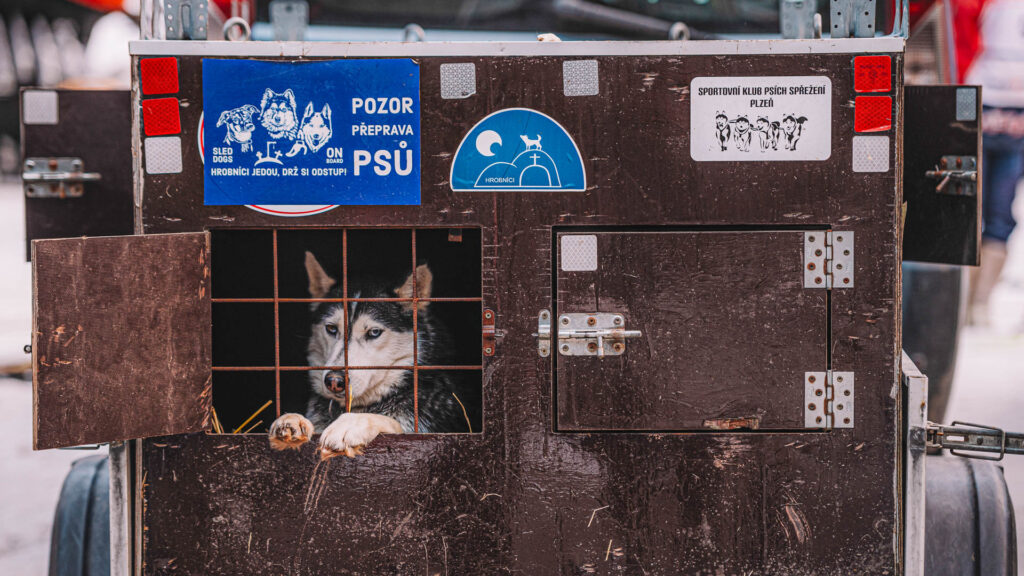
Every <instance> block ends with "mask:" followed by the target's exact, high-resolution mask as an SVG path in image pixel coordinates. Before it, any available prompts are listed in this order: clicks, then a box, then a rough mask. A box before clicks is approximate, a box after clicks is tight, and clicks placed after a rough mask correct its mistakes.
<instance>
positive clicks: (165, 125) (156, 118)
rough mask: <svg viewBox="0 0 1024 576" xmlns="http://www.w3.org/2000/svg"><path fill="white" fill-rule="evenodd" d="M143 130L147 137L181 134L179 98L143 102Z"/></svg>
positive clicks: (154, 99)
mask: <svg viewBox="0 0 1024 576" xmlns="http://www.w3.org/2000/svg"><path fill="white" fill-rule="evenodd" d="M142 128H143V131H145V133H146V136H166V135H168V134H178V133H180V132H181V114H180V111H179V110H178V99H177V98H153V99H150V100H143V101H142Z"/></svg>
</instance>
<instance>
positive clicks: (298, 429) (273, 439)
mask: <svg viewBox="0 0 1024 576" xmlns="http://www.w3.org/2000/svg"><path fill="white" fill-rule="evenodd" d="M312 435H313V423H312V422H310V421H309V420H307V419H306V417H305V416H303V415H301V414H282V415H281V417H280V418H278V419H277V420H274V423H273V424H271V425H270V435H269V436H270V447H271V448H273V449H275V450H288V449H290V448H291V449H296V450H297V449H298V448H299V446H302V445H303V444H305V443H306V442H307V441H308V440H309V437H310V436H312Z"/></svg>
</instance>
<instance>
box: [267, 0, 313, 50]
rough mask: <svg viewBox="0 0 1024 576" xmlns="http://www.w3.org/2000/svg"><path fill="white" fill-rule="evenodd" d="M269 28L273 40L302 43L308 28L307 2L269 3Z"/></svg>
mask: <svg viewBox="0 0 1024 576" xmlns="http://www.w3.org/2000/svg"><path fill="white" fill-rule="evenodd" d="M270 26H271V27H272V28H273V29H274V40H277V41H290V42H295V41H302V40H305V39H306V29H307V28H309V2H306V0H273V1H272V2H271V3H270Z"/></svg>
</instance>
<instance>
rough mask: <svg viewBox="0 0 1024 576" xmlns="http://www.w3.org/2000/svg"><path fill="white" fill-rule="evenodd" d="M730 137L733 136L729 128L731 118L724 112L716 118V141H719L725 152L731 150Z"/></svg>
mask: <svg viewBox="0 0 1024 576" xmlns="http://www.w3.org/2000/svg"><path fill="white" fill-rule="evenodd" d="M730 136H732V128H730V127H729V117H728V116H726V115H725V113H724V112H719V113H718V114H717V115H716V116H715V139H717V140H718V145H719V146H720V147H721V148H722V151H723V152H725V151H726V150H728V149H729V137H730Z"/></svg>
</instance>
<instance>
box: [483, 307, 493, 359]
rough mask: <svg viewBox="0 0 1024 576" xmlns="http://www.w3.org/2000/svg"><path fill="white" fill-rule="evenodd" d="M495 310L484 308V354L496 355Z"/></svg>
mask: <svg viewBox="0 0 1024 576" xmlns="http://www.w3.org/2000/svg"><path fill="white" fill-rule="evenodd" d="M495 332H496V330H495V328H494V310H491V309H490V308H484V315H483V322H482V333H483V334H482V340H483V343H482V346H483V353H484V356H494V336H495Z"/></svg>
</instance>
